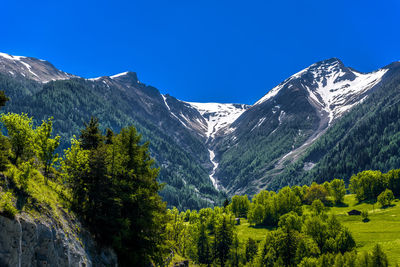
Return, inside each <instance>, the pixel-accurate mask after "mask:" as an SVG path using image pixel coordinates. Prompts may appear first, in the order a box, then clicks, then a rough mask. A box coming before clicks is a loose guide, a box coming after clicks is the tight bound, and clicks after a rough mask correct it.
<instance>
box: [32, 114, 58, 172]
mask: <svg viewBox="0 0 400 267" xmlns="http://www.w3.org/2000/svg"><path fill="white" fill-rule="evenodd" d="M52 131H53V121H52V118H49V119H48V120H47V121H43V122H42V125H40V126H39V127H38V128H37V129H36V142H35V146H36V151H37V154H38V157H39V159H40V160H41V161H42V163H43V165H44V177H45V178H46V179H47V178H48V176H49V172H50V168H51V167H52V165H53V164H54V163H55V162H56V161H57V159H58V154H56V153H55V150H56V149H57V147H58V146H59V145H60V136H58V135H57V136H56V137H54V138H51V135H52Z"/></svg>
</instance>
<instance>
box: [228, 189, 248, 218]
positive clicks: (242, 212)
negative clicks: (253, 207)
mask: <svg viewBox="0 0 400 267" xmlns="http://www.w3.org/2000/svg"><path fill="white" fill-rule="evenodd" d="M249 207H250V201H249V198H248V197H247V195H244V196H238V195H235V196H233V198H232V203H231V209H232V212H233V213H234V214H235V216H236V217H243V218H247V212H248V210H249Z"/></svg>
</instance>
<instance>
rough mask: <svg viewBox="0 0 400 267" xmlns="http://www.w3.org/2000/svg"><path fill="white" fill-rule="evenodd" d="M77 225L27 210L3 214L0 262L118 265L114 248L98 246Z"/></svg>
mask: <svg viewBox="0 0 400 267" xmlns="http://www.w3.org/2000/svg"><path fill="white" fill-rule="evenodd" d="M74 223H76V222H74ZM76 225H79V223H78V224H76ZM76 225H74V224H71V225H65V223H63V224H60V223H57V222H56V220H52V219H43V218H40V219H39V218H34V217H33V216H31V215H28V214H26V213H22V214H20V215H18V216H17V217H16V218H15V219H9V218H6V217H3V216H0V266H17V267H21V266H57V267H62V266H117V257H116V255H115V254H114V252H113V251H112V250H110V249H98V248H97V247H96V244H95V242H94V240H93V239H92V238H91V237H90V235H89V233H88V232H86V231H82V230H79V228H78V227H76ZM70 226H71V227H70Z"/></svg>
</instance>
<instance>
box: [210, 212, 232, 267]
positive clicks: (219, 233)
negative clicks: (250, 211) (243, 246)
mask: <svg viewBox="0 0 400 267" xmlns="http://www.w3.org/2000/svg"><path fill="white" fill-rule="evenodd" d="M228 220H229V219H228V218H227V216H226V215H223V216H222V219H221V222H220V223H219V225H218V226H217V228H216V230H215V239H214V251H215V258H217V259H218V260H219V264H220V265H221V266H225V262H226V261H227V259H228V256H229V252H230V246H231V245H232V241H233V229H232V225H231V224H230V222H229V221H228Z"/></svg>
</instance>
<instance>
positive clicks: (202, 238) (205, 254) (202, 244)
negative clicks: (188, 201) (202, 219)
mask: <svg viewBox="0 0 400 267" xmlns="http://www.w3.org/2000/svg"><path fill="white" fill-rule="evenodd" d="M197 261H198V263H201V264H207V265H210V264H211V262H212V258H211V251H210V241H209V238H208V234H207V230H206V226H205V224H203V223H201V224H200V229H199V237H198V239H197Z"/></svg>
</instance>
